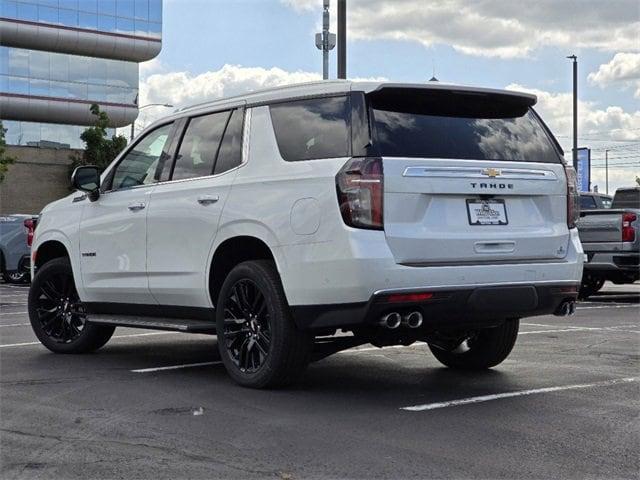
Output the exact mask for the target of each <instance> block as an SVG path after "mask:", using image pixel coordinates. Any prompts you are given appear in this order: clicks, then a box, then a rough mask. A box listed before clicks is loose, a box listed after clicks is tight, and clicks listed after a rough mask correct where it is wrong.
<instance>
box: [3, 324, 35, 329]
mask: <svg viewBox="0 0 640 480" xmlns="http://www.w3.org/2000/svg"><path fill="white" fill-rule="evenodd" d="M25 325H31V324H30V323H7V324H6V325H0V328H2V327H24V326H25Z"/></svg>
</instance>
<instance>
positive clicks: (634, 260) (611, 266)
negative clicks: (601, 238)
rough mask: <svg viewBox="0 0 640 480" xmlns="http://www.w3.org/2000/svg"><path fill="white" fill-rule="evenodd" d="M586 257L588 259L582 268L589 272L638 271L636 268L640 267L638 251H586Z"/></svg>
mask: <svg viewBox="0 0 640 480" xmlns="http://www.w3.org/2000/svg"><path fill="white" fill-rule="evenodd" d="M587 258H588V259H589V261H588V262H586V263H585V264H584V269H585V270H589V271H591V272H595V271H622V272H628V273H638V268H640V253H638V252H629V253H627V252H605V253H588V252H587Z"/></svg>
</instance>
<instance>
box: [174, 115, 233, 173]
mask: <svg viewBox="0 0 640 480" xmlns="http://www.w3.org/2000/svg"><path fill="white" fill-rule="evenodd" d="M228 118H229V112H218V113H212V114H210V115H203V116H201V117H195V118H192V119H191V120H190V121H189V124H188V125H187V130H186V132H185V134H184V137H183V138H182V143H181V144H180V148H179V150H178V155H177V156H176V162H175V166H174V167H173V176H172V179H173V180H180V179H182V178H194V177H204V176H207V175H211V174H212V173H213V164H214V162H215V159H216V154H217V152H218V147H219V145H220V140H221V139H222V134H223V132H224V128H225V126H226V125H227V119H228Z"/></svg>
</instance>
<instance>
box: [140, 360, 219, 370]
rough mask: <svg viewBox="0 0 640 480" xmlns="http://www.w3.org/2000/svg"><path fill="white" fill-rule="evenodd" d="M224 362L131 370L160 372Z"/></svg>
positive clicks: (215, 363)
mask: <svg viewBox="0 0 640 480" xmlns="http://www.w3.org/2000/svg"><path fill="white" fill-rule="evenodd" d="M221 363H222V362H221V361H217V362H200V363H185V364H183V365H169V366H168V367H153V368H138V369H136V370H131V371H132V372H133V373H149V372H160V371H163V370H179V369H181V368H192V367H204V366H207V365H220V364H221Z"/></svg>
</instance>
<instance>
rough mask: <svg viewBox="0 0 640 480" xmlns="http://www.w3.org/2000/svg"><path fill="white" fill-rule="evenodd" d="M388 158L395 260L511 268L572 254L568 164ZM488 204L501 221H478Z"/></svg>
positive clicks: (388, 220) (389, 229)
mask: <svg viewBox="0 0 640 480" xmlns="http://www.w3.org/2000/svg"><path fill="white" fill-rule="evenodd" d="M383 161H384V178H385V181H384V186H385V193H384V209H385V213H384V229H385V234H386V237H387V242H388V244H389V247H390V249H391V251H392V253H393V255H394V257H395V260H396V262H398V263H402V264H443V263H445V264H481V263H510V262H513V261H544V260H555V261H557V260H558V259H562V258H563V257H565V256H566V253H567V248H568V242H569V230H568V228H567V225H566V180H565V173H564V168H563V166H562V165H561V164H546V163H527V164H523V163H518V162H486V161H482V162H480V161H470V160H451V159H447V160H443V159H415V158H384V160H383ZM487 174H491V175H495V176H494V177H490V176H488V175H487ZM483 201H488V203H487V204H486V205H488V207H489V208H490V209H492V210H499V212H498V213H497V215H496V217H495V219H494V220H489V221H493V222H494V224H486V225H482V224H478V219H477V217H476V216H475V214H474V212H473V210H474V209H478V208H482V205H483ZM503 213H504V215H503ZM472 217H473V218H472Z"/></svg>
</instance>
